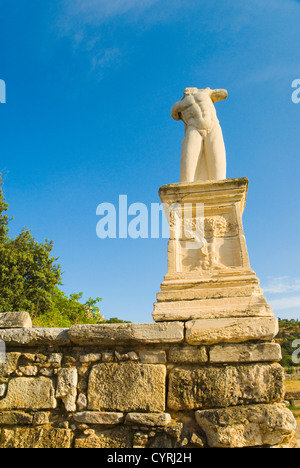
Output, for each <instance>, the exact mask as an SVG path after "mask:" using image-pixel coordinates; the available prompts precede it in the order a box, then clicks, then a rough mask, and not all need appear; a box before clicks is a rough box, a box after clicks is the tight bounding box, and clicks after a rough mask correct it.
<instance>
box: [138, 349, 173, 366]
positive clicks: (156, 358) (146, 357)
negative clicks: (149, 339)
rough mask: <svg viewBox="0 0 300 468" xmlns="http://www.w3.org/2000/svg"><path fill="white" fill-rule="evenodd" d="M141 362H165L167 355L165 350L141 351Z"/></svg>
mask: <svg viewBox="0 0 300 468" xmlns="http://www.w3.org/2000/svg"><path fill="white" fill-rule="evenodd" d="M139 356H140V360H141V362H143V363H145V364H165V363H166V362H167V356H166V352H165V351H154V350H152V351H146V350H144V351H141V352H140V353H139Z"/></svg>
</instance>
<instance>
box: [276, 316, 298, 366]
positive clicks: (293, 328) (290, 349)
mask: <svg viewBox="0 0 300 468" xmlns="http://www.w3.org/2000/svg"><path fill="white" fill-rule="evenodd" d="M279 327H280V332H279V334H278V336H277V341H278V342H279V343H280V345H281V349H282V361H281V365H282V366H283V367H285V368H290V372H292V369H293V368H294V367H298V366H300V364H297V363H295V362H294V361H293V353H294V352H295V347H294V346H293V343H294V342H295V341H296V340H300V322H299V320H294V319H293V320H279Z"/></svg>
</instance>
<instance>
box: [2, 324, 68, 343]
mask: <svg viewBox="0 0 300 468" xmlns="http://www.w3.org/2000/svg"><path fill="white" fill-rule="evenodd" d="M0 340H2V341H4V342H5V343H6V345H7V346H65V345H68V344H70V340H69V337H68V328H20V329H5V330H1V329H0Z"/></svg>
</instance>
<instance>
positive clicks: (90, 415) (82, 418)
mask: <svg viewBox="0 0 300 468" xmlns="http://www.w3.org/2000/svg"><path fill="white" fill-rule="evenodd" d="M73 419H74V421H76V422H78V423H81V424H94V425H108V426H109V425H116V424H121V423H122V422H123V421H124V415H123V413H100V412H96V411H95V412H91V411H86V412H84V413H76V414H74V415H73Z"/></svg>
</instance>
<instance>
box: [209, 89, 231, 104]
mask: <svg viewBox="0 0 300 468" xmlns="http://www.w3.org/2000/svg"><path fill="white" fill-rule="evenodd" d="M210 97H211V100H212V102H213V103H215V102H218V101H223V100H224V99H227V97H228V92H227V91H226V89H213V90H212V91H211V94H210Z"/></svg>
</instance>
